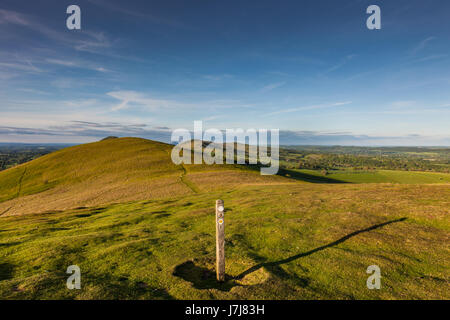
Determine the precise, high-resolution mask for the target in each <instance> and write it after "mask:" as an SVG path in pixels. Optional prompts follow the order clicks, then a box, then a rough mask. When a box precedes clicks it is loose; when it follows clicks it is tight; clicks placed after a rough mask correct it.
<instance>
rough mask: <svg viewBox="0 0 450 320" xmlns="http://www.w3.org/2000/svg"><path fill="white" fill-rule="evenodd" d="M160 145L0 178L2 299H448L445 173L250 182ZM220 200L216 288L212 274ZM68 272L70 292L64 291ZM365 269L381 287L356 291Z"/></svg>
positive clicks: (137, 144) (110, 151)
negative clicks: (74, 272)
mask: <svg viewBox="0 0 450 320" xmlns="http://www.w3.org/2000/svg"><path fill="white" fill-rule="evenodd" d="M171 148H172V146H170V145H167V144H163V143H158V142H154V141H149V140H144V139H137V138H121V139H109V140H105V141H101V142H96V143H91V144H85V145H80V146H75V147H70V148H66V149H63V150H59V151H56V152H54V153H51V154H48V155H45V156H43V157H41V158H38V159H36V160H33V161H31V162H28V163H25V164H22V165H19V166H17V167H14V168H11V169H8V170H5V171H2V172H0V215H1V216H0V298H2V299H13V298H16V299H114V298H115V299H132V298H134V299H329V298H332V299H334V298H336V299H380V298H383V299H450V289H449V285H448V284H449V283H448V282H449V277H448V270H449V268H450V250H449V248H448V245H447V244H448V243H449V240H450V237H449V235H450V233H449V232H450V220H449V217H448V214H449V213H450V188H449V186H450V185H449V184H448V180H446V179H448V175H445V174H444V173H442V174H439V175H440V176H439V178H437V180H436V181H435V180H433V181H431V182H439V183H436V184H429V182H430V181H429V180H427V181H425V182H426V183H427V184H425V183H422V182H421V181H418V180H417V179H415V178H411V177H412V176H408V177H409V178H408V179H410V181H411V182H412V183H413V184H408V183H403V184H400V183H342V182H345V181H343V180H345V179H343V178H342V177H340V178H339V177H330V176H325V177H323V176H320V175H317V174H316V173H314V172H307V171H302V170H297V171H295V170H283V171H281V174H282V176H281V175H280V176H273V177H272V176H261V175H260V174H259V171H257V170H252V169H250V168H246V167H245V166H238V165H231V166H230V165H222V166H206V165H184V166H176V165H174V164H173V163H172V162H171V160H170V151H171ZM390 173H392V175H391V177H394V178H392V179H394V181H393V182H405V180H404V177H403V178H399V174H398V173H397V172H396V171H392V172H391V171H383V174H385V175H389V174H390ZM408 173H409V172H402V173H401V174H408ZM411 174H419V175H420V174H421V173H420V172H416V173H411ZM430 174H433V173H430ZM286 175H287V176H286ZM441 175H442V176H441ZM441 177H442V178H443V179H440V178H441ZM338 178H339V179H341V178H342V180H339V179H338ZM395 179H397V180H398V179H400V180H401V181H400V180H399V181H396V180H395ZM427 179H428V178H427ZM350 182H367V181H365V180H364V179H362V180H361V181H350ZM372 182H376V181H372ZM383 182H384V181H383ZM406 182H408V181H406ZM219 198H222V199H223V200H224V201H225V207H226V215H225V224H226V229H225V232H226V273H227V281H226V282H225V283H223V284H218V283H217V282H216V281H215V274H214V262H215V225H214V204H215V200H216V199H219ZM73 264H75V265H78V266H79V267H80V268H81V272H82V278H81V279H82V280H81V284H82V289H81V290H68V289H67V288H66V279H67V277H68V276H69V275H68V274H66V273H65V271H66V269H67V267H68V266H69V265H73ZM373 264H376V265H378V266H379V267H380V268H381V274H382V284H381V286H382V288H381V289H380V290H368V289H367V287H366V279H367V277H368V276H369V275H368V274H366V269H367V267H368V266H369V265H373Z"/></svg>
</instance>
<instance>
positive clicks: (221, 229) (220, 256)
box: [216, 200, 225, 281]
mask: <svg viewBox="0 0 450 320" xmlns="http://www.w3.org/2000/svg"><path fill="white" fill-rule="evenodd" d="M224 214H225V208H224V206H223V200H216V273H217V281H225V220H224Z"/></svg>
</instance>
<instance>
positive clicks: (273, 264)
mask: <svg viewBox="0 0 450 320" xmlns="http://www.w3.org/2000/svg"><path fill="white" fill-rule="evenodd" d="M405 220H406V218H400V219H396V220H391V221H387V222H384V223H380V224H376V225H373V226H371V227H369V228H366V229H361V230H358V231H355V232H352V233H350V234H348V235H346V236H344V237H342V238H340V239H338V240H336V241H334V242H331V243H328V244H326V245H323V246H321V247H318V248H315V249H312V250H310V251H307V252H302V253H299V254H296V255H294V256H291V257H289V258H286V259H283V260H279V261H273V262H264V263H259V264H257V265H255V266H253V267H251V268H249V269H247V270H245V271H244V272H242V273H241V274H239V275H238V276H236V277H235V280H240V279H242V278H244V277H245V276H247V275H249V274H250V273H253V272H255V271H257V270H259V269H261V268H262V267H266V268H268V269H272V270H275V271H277V272H278V271H280V270H281V271H282V269H281V268H279V266H280V265H282V264H285V263H289V262H292V261H294V260H297V259H299V258H303V257H306V256H309V255H311V254H313V253H316V252H318V251H322V250H324V249H327V248H330V247H334V246H337V245H338V244H341V243H343V242H344V241H347V240H348V239H350V238H352V237H354V236H357V235H358V234H360V233H364V232H369V231H372V230H375V229H378V228H382V227H384V226H386V225H388V224H392V223H396V222H401V221H405ZM283 272H284V271H283Z"/></svg>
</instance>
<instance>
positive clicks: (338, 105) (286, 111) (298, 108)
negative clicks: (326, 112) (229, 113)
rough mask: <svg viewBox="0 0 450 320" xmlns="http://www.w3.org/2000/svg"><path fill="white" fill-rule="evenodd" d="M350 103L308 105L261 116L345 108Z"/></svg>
mask: <svg viewBox="0 0 450 320" xmlns="http://www.w3.org/2000/svg"><path fill="white" fill-rule="evenodd" d="M351 103H352V102H351V101H345V102H335V103H330V104H317V105H310V106H304V107H297V108H289V109H283V110H278V111H274V112H270V113H264V114H262V115H263V116H272V115H276V114H281V113H291V112H299V111H307V110H315V109H324V108H333V107H340V106H345V105H348V104H351Z"/></svg>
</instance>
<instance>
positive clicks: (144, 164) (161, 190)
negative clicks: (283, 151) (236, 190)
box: [0, 138, 288, 216]
mask: <svg viewBox="0 0 450 320" xmlns="http://www.w3.org/2000/svg"><path fill="white" fill-rule="evenodd" d="M172 147H173V146H172V145H169V144H165V143H160V142H156V141H151V140H145V139H139V138H120V139H106V140H103V141H100V142H95V143H90V144H84V145H78V146H74V147H70V148H65V149H62V150H59V151H56V152H53V153H51V154H48V155H45V156H43V157H40V158H38V159H36V160H34V161H31V162H28V163H25V164H22V165H19V166H16V167H14V168H11V169H9V170H5V171H2V172H0V181H1V184H0V216H2V215H16V214H28V213H39V212H45V211H51V210H65V209H70V208H75V207H83V206H95V205H104V204H109V203H117V202H124V201H135V200H145V199H157V198H165V197H173V196H180V195H187V194H192V193H196V192H199V191H201V190H205V191H206V190H214V189H217V188H218V187H220V188H221V189H227V188H232V187H234V186H236V185H238V184H255V183H256V184H258V183H277V182H278V183H280V182H287V180H288V179H283V178H281V177H261V176H260V175H259V172H257V171H255V170H251V169H249V168H245V167H244V166H238V165H236V166H230V165H227V166H224V165H222V166H221V165H214V166H204V165H178V166H177V165H174V164H173V163H172V161H171V158H170V152H171V150H172Z"/></svg>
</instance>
